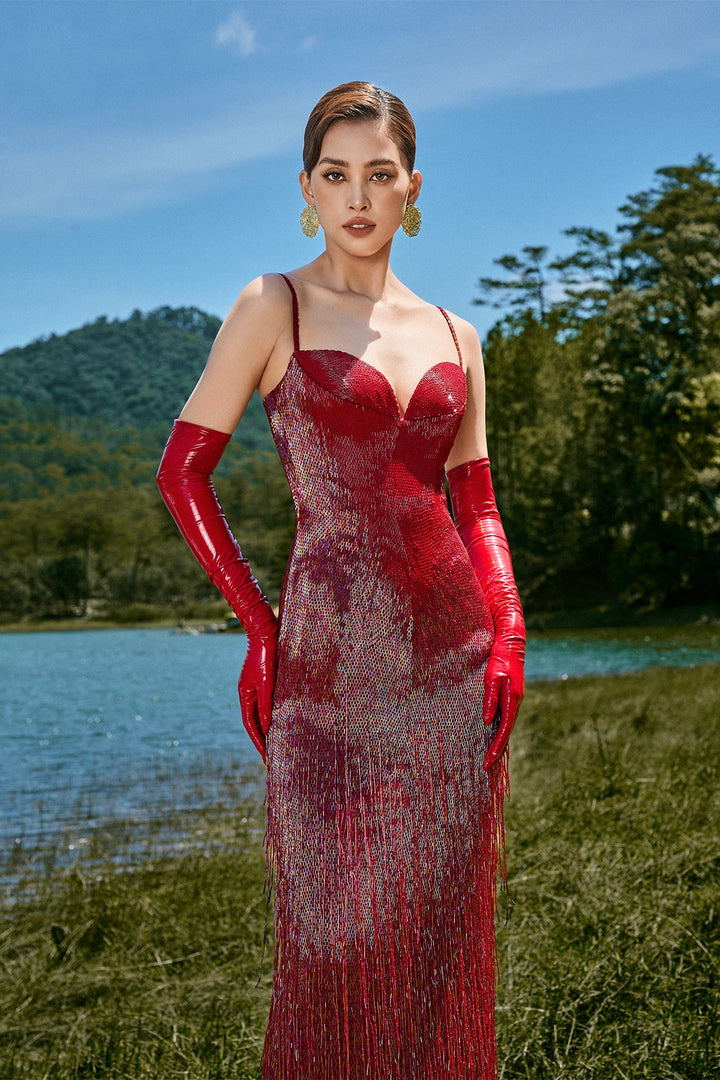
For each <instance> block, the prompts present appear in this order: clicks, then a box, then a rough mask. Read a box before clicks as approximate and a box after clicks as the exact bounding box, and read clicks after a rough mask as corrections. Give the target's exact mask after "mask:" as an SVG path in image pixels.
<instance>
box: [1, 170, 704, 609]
mask: <svg viewBox="0 0 720 1080" xmlns="http://www.w3.org/2000/svg"><path fill="white" fill-rule="evenodd" d="M565 236H566V240H567V242H568V246H569V248H570V249H571V250H570V253H569V254H563V255H562V256H553V255H552V254H551V253H550V251H549V249H548V248H547V247H545V246H540V245H537V246H533V245H528V246H527V247H525V248H523V249H522V251H521V252H520V253H518V254H507V255H503V256H500V257H498V258H497V259H496V260H495V265H496V266H497V268H498V269H497V276H495V277H483V278H481V279H480V280H479V282H478V283H477V296H476V302H477V303H478V304H491V305H494V306H495V307H496V308H497V311H498V318H497V321H496V322H495V324H494V325H493V327H492V329H491V330H490V331H489V333H488V334H487V335H486V338H485V341H484V343H483V351H484V356H485V364H486V375H487V386H488V393H487V400H488V411H487V419H488V437H489V445H490V455H491V460H492V462H493V476H494V482H495V489H496V494H497V499H498V505H499V507H500V510H501V512H502V515H503V519H504V523H505V528H506V531H507V533H508V537H509V539H510V543H511V548H512V552H513V561H514V565H515V570H516V575H517V579H518V585H519V589H520V593H521V596H522V599H523V602H524V605H525V608H526V611H527V613H528V615H529V617H530V618H531V619H533V618H535V619H538V620H543V619H552V618H553V617H557V616H558V615H562V616H564V617H570V618H571V617H572V613H573V612H576V613H580V612H588V611H594V612H596V613H598V615H601V614H602V613H603V612H605V613H612V615H614V616H618V615H623V613H624V614H625V615H627V616H629V617H631V616H632V615H633V614H638V613H648V612H658V611H661V610H666V609H672V608H673V607H676V606H678V605H711V604H714V603H717V602H718V601H720V543H719V540H720V170H718V168H717V167H716V166H715V164H714V161H713V160H712V159H711V158H710V157H704V156H699V157H697V158H696V159H695V161H693V162H692V163H691V164H690V165H685V166H676V165H675V166H666V167H663V168H659V169H658V170H657V171H656V172H655V175H654V177H653V178H652V182H651V185H650V187H648V188H647V190H645V191H641V192H639V193H637V194H634V195H629V196H628V197H627V200H626V202H625V203H624V204H623V205H622V206H621V207H619V209H618V223H617V226H616V229H615V231H614V233H612V234H611V233H607V232H604V231H602V230H599V229H596V228H593V227H589V226H572V227H568V229H567V230H566V231H565ZM471 284H472V283H469V289H470V288H471ZM218 327H219V320H218V319H217V318H215V317H214V316H211V315H207V314H205V313H204V312H201V311H199V310H197V309H195V308H180V309H172V308H167V307H165V308H159V309H157V310H155V311H152V312H149V313H145V314H143V313H142V312H139V311H136V312H134V313H133V314H132V316H131V317H130V318H129V319H127V320H124V321H120V320H115V321H111V320H108V319H106V318H104V317H103V318H99V319H97V320H96V321H95V322H93V323H90V324H88V325H87V326H84V327H82V328H80V329H78V330H74V331H72V332H71V333H69V334H65V335H62V336H56V335H51V336H50V337H49V338H43V339H40V340H38V341H35V342H33V343H31V344H30V345H27V346H25V347H24V348H17V349H11V350H8V351H6V352H5V353H3V354H2V356H0V544H1V545H2V550H3V553H4V559H3V563H2V566H0V621H4V622H5V623H11V622H17V621H20V620H23V619H44V618H67V617H73V616H85V617H87V616H98V615H102V616H104V617H105V618H110V619H115V620H118V621H122V620H126V621H141V620H142V619H153V618H158V617H161V616H163V615H168V614H170V615H173V616H177V617H183V615H185V614H187V615H190V614H191V613H195V612H197V610H198V609H200V610H201V609H202V605H204V604H209V603H210V602H211V601H213V600H214V599H216V594H215V593H214V591H213V589H212V588H211V586H209V584H208V582H207V580H206V579H205V577H204V574H203V572H202V571H201V570H200V569H199V567H197V566H196V565H195V563H194V560H193V559H192V556H190V554H189V552H188V551H186V549H185V546H184V544H183V542H182V541H181V540H180V537H179V535H178V533H177V530H176V528H175V526H174V524H173V522H172V520H171V519H170V517H169V515H168V513H167V511H166V510H165V507H164V506H163V504H162V502H161V500H160V498H159V496H158V494H157V491H156V488H155V483H154V474H155V470H156V468H157V462H158V459H159V456H160V453H161V451H162V446H163V443H164V440H165V438H166V437H167V433H168V432H169V429H170V426H171V424H172V420H173V418H174V416H176V415H177V413H178V411H179V409H180V407H181V406H182V403H183V402H184V400H185V399H186V397H187V396H188V394H189V392H190V391H191V389H192V387H193V385H194V383H195V380H196V379H197V377H198V375H199V374H200V371H201V370H202V366H203V364H204V362H205V359H206V357H207V353H208V351H209V348H210V345H211V343H212V340H213V338H214V336H215V334H216V332H217V329H218ZM216 483H217V487H218V493H219V495H220V498H221V501H222V502H223V506H224V508H225V510H226V513H227V516H228V519H229V520H230V522H231V525H232V527H233V530H234V532H235V534H236V535H237V538H238V540H239V542H240V544H241V546H242V547H243V550H244V551H245V553H246V554H247V556H248V557H249V558H250V560H251V562H252V563H253V565H254V567H255V569H256V572H257V574H258V576H259V578H260V580H261V582H262V584H263V586H264V587H265V588H266V590H267V591H268V594H269V596H270V597H271V599H272V600H273V601H277V599H278V595H279V590H280V586H281V581H282V573H283V570H284V566H285V563H286V559H287V556H288V552H289V548H290V544H291V541H292V535H293V527H294V515H293V506H292V500H291V498H290V493H289V490H288V487H287V483H286V481H285V478H284V475H283V472H282V469H281V467H280V464H279V462H278V460H277V456H276V454H275V451H274V448H273V446H272V440H271V438H270V433H269V428H268V425H267V420H266V418H265V415H264V410H263V408H262V403H261V401H260V399H259V397H258V396H257V395H254V397H253V399H252V401H251V404H250V407H249V408H248V411H247V413H246V415H245V417H243V420H242V422H241V424H240V426H239V428H238V431H237V433H236V435H235V437H234V438H233V441H232V443H231V445H230V448H229V451H228V452H227V454H226V455H225V458H224V459H223V462H222V464H221V468H220V469H219V470H218V475H217V477H216Z"/></svg>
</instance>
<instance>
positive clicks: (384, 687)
mask: <svg viewBox="0 0 720 1080" xmlns="http://www.w3.org/2000/svg"><path fill="white" fill-rule="evenodd" d="M421 182H422V181H421V176H420V173H419V172H418V171H417V170H416V169H415V128H414V125H413V121H412V119H411V117H410V114H409V113H408V111H407V109H406V107H405V106H404V105H403V103H402V102H401V101H400V100H399V99H398V98H397V97H395V96H394V95H392V94H390V93H388V92H386V91H384V90H381V89H379V88H378V87H375V86H373V85H372V84H369V83H362V82H354V83H347V84H344V85H343V86H339V87H337V88H335V89H334V90H331V91H330V92H329V93H327V94H326V95H325V96H324V97H323V98H322V99H321V100H320V101H319V102H318V104H317V105H316V106H315V108H314V109H313V111H312V113H311V115H310V119H309V121H308V125H307V128H306V132H305V147H304V168H303V171H302V172H301V174H300V184H301V189H302V194H303V196H304V199H305V202H306V204H307V205H306V207H305V209H304V210H303V213H302V215H301V219H302V227H303V231H304V232H305V233H306V235H309V236H313V235H314V234H315V233H316V232H317V231H318V229H321V230H322V233H323V235H324V239H325V246H324V250H323V251H322V253H321V254H320V255H318V257H317V258H315V259H314V260H313V261H312V262H309V263H308V264H307V265H305V266H302V267H300V268H299V269H295V270H292V271H291V272H288V273H287V274H267V275H264V276H263V277H261V278H258V279H257V280H255V281H253V282H251V283H250V284H249V285H248V286H247V287H246V288H245V289H244V290H243V291H242V293H241V294H240V296H239V298H238V300H237V301H236V303H235V305H234V307H233V308H232V310H231V312H230V314H229V315H228V317H227V319H226V320H225V322H224V324H223V326H222V328H221V330H220V332H219V334H218V337H217V339H216V341H215V344H214V345H213V348H212V352H211V354H210V358H209V360H208V363H207V366H206V369H205V371H204V373H203V374H202V376H201V378H200V381H199V382H198V385H197V386H196V388H195V390H194V391H193V393H192V395H191V396H190V398H189V400H188V402H187V405H186V406H185V408H184V409H183V411H182V413H181V416H180V419H179V420H178V421H176V423H175V426H174V428H173V431H172V434H171V436H170V439H169V441H168V444H167V447H166V449H165V453H164V456H163V460H162V463H161V466H160V471H159V473H158V481H159V485H160V489H161V491H162V494H163V497H164V498H165V501H166V502H167V504H168V506H169V508H170V510H171V512H172V514H173V516H174V517H175V520H176V521H177V523H178V525H179V527H180V529H181V531H182V533H183V535H184V536H185V538H186V540H187V541H188V543H189V544H190V546H191V547H192V549H193V551H194V552H195V554H196V556H197V558H198V559H199V560H200V562H201V563H202V565H203V566H204V567H205V569H206V570H207V572H208V575H209V577H210V579H211V581H213V582H214V583H215V584H216V585H217V586H218V588H219V589H220V590H221V592H222V593H223V595H224V596H225V598H226V599H227V600H228V602H229V603H230V605H231V607H232V608H233V610H234V611H235V613H236V615H237V617H238V619H239V620H240V622H241V623H242V625H243V627H244V628H245V630H246V632H247V638H248V650H247V656H246V659H245V662H244V665H243V668H242V672H241V675H240V682H239V693H240V704H241V708H242V715H243V722H244V724H245V726H246V728H247V730H248V733H249V734H250V737H251V738H252V740H253V742H254V743H255V745H256V747H257V748H258V750H259V751H260V753H261V754H262V755H263V759H264V760H265V762H266V765H267V789H266V790H267V830H266V836H265V841H266V843H265V850H266V856H267V868H268V875H269V877H270V879H271V880H272V883H273V887H274V891H275V898H274V920H275V957H274V973H273V993H272V1001H271V1008H270V1017H269V1023H268V1029H267V1034H266V1038H265V1045H264V1051H263V1058H262V1066H261V1072H262V1077H263V1078H264V1080H361V1078H362V1080H366V1078H367V1080H441V1078H453V1080H491V1078H493V1077H495V1076H496V1050H495V1030H494V1001H495V945H494V912H495V896H496V877H497V872H498V860H499V857H500V854H501V850H502V801H503V796H504V794H505V789H506V781H507V753H506V747H507V741H508V737H509V735H510V731H511V729H512V727H513V724H514V722H515V717H516V715H517V710H518V707H519V704H520V700H521V698H522V694H523V664H524V655H525V630H524V625H523V617H522V610H521V607H520V602H519V599H518V595H517V590H516V588H515V583H514V579H513V573H512V567H511V563H510V556H509V553H508V547H507V543H506V540H505V536H504V533H503V529H502V524H501V522H500V517H499V515H498V512H497V509H496V506H495V500H494V497H493V490H492V484H491V480H490V470H489V462H488V458H487V446H486V438H485V421H484V412H485V409H484V378H483V367H482V356H481V351H480V344H479V341H478V337H477V334H476V332H475V330H474V329H473V327H472V326H471V325H470V324H469V323H467V322H465V321H463V320H461V319H458V318H456V317H455V316H454V315H451V314H449V313H448V312H446V311H444V310H443V309H442V308H438V307H434V306H433V305H431V304H429V303H426V302H425V301H424V300H421V299H420V298H419V297H417V296H415V295H414V294H413V293H412V292H411V291H410V290H409V289H408V288H406V287H405V286H404V285H403V284H402V283H401V282H400V281H399V280H398V279H397V278H396V277H395V275H394V273H393V271H392V270H391V268H390V262H389V260H390V249H391V246H392V243H393V239H394V237H395V234H396V232H397V231H398V229H400V228H401V227H402V228H403V229H404V231H405V232H406V233H408V234H409V235H410V236H415V235H416V234H417V232H418V230H419V227H420V220H421V219H420V212H419V210H418V209H417V207H416V205H415V204H416V201H417V200H418V196H419V194H420V188H421ZM316 242H317V241H316ZM418 243H421V241H418ZM255 390H257V391H258V392H259V393H260V394H261V396H262V397H263V399H264V403H265V409H266V412H267V415H268V418H269V421H270V427H271V430H272V434H273V437H274V439H275V443H276V445H277V448H278V452H279V455H280V458H281V460H282V463H283V466H284V468H285V472H286V475H287V478H288V482H289V484H290V488H291V491H292V495H293V499H294V502H295V509H296V533H295V539H294V543H293V548H292V553H291V556H290V560H289V563H288V566H287V570H286V572H285V577H284V580H283V585H282V591H281V597H280V607H279V613H278V617H277V618H276V617H275V615H274V614H273V611H272V610H271V608H270V605H269V604H268V602H267V600H266V599H265V597H264V595H263V593H262V591H261V589H260V587H259V585H258V583H257V582H256V580H255V579H254V577H253V575H252V572H251V570H250V567H249V566H248V563H247V561H246V560H245V559H244V558H243V556H242V554H241V552H240V550H239V548H238V546H237V544H236V542H235V540H234V539H233V537H232V534H231V532H230V530H229V528H228V526H227V524H226V521H225V518H224V517H223V514H222V511H221V509H220V507H219V505H218V502H217V499H216V497H215V492H214V490H213V487H212V484H211V481H210V474H211V473H212V471H213V469H214V468H215V466H216V465H217V463H218V461H219V460H220V457H221V455H222V453H223V450H224V448H225V446H226V445H227V443H228V441H229V439H230V435H231V433H232V432H233V431H234V430H235V428H236V426H237V424H238V422H239V421H240V419H241V417H242V415H243V412H244V410H245V407H246V405H247V403H248V401H249V399H250V396H251V395H252V393H253V392H254V391H255ZM446 475H447V480H448V485H449V492H450V499H451V503H452V510H453V517H451V515H450V512H449V508H448V502H447V498H446V494H445V477H446ZM453 519H454V520H453Z"/></svg>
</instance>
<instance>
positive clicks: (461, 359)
mask: <svg viewBox="0 0 720 1080" xmlns="http://www.w3.org/2000/svg"><path fill="white" fill-rule="evenodd" d="M438 311H442V313H443V315H444V316H445V321H446V323H447V324H448V326H449V327H450V333H451V334H452V336H453V341H454V342H455V348H456V349H457V354H458V358H459V360H460V367H461V369H462V370H463V371H464V370H465V365H464V363H463V357H462V353H461V352H460V342H459V341H458V339H457V334H456V333H455V327H454V326H453V324H452V320H451V318H450V316H449V315H448V313H447V311H446V310H445V308H441V307H440V305H439V304H438Z"/></svg>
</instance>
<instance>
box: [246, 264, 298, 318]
mask: <svg viewBox="0 0 720 1080" xmlns="http://www.w3.org/2000/svg"><path fill="white" fill-rule="evenodd" d="M290 301H291V294H290V289H289V288H288V286H287V282H286V281H285V280H284V278H283V276H282V274H261V275H260V277H256V278H253V280H252V281H249V282H248V284H247V285H246V286H245V288H244V289H243V290H242V292H241V293H240V295H239V296H238V298H237V300H236V301H235V303H234V305H233V309H232V310H233V311H235V310H236V309H238V308H241V309H244V310H248V311H250V310H253V311H256V312H258V313H261V314H264V315H268V316H272V315H273V314H283V313H285V312H286V311H287V308H288V304H289V302H290Z"/></svg>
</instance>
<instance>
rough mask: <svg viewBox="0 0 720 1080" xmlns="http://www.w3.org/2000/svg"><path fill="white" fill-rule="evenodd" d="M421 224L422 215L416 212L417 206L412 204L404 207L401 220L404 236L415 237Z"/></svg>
mask: <svg viewBox="0 0 720 1080" xmlns="http://www.w3.org/2000/svg"><path fill="white" fill-rule="evenodd" d="M421 224H422V214H421V213H420V211H419V210H418V208H417V206H415V205H413V203H408V204H407V206H406V207H405V213H404V214H403V219H402V228H403V232H404V233H405V235H406V236H417V234H418V233H419V232H420V226H421Z"/></svg>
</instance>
